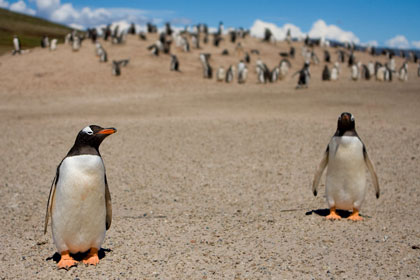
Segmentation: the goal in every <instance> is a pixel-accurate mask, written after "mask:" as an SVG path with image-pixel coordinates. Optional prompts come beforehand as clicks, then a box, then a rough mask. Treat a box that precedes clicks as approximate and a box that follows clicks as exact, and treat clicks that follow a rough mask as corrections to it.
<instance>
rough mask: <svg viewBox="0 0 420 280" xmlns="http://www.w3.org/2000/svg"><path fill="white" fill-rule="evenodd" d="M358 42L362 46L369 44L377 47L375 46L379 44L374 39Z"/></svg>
mask: <svg viewBox="0 0 420 280" xmlns="http://www.w3.org/2000/svg"><path fill="white" fill-rule="evenodd" d="M360 44H361V45H362V46H369V47H377V46H379V43H378V41H376V40H371V41H368V42H366V43H360Z"/></svg>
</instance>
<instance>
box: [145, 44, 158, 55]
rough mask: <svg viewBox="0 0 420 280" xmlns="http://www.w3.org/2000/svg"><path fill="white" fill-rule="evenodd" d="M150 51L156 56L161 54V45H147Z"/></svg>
mask: <svg viewBox="0 0 420 280" xmlns="http://www.w3.org/2000/svg"><path fill="white" fill-rule="evenodd" d="M147 49H148V50H149V51H150V53H151V54H152V55H154V56H159V47H158V46H157V45H156V44H153V45H150V46H148V47H147Z"/></svg>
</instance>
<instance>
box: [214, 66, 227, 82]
mask: <svg viewBox="0 0 420 280" xmlns="http://www.w3.org/2000/svg"><path fill="white" fill-rule="evenodd" d="M225 78H226V73H225V69H224V68H223V66H220V67H219V68H218V69H217V73H216V79H217V81H218V82H223V81H224V80H225Z"/></svg>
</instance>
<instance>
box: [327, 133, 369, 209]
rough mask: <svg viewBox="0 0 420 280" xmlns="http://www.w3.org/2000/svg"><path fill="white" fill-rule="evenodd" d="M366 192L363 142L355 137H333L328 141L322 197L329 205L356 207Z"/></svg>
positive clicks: (346, 207)
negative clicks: (324, 187)
mask: <svg viewBox="0 0 420 280" xmlns="http://www.w3.org/2000/svg"><path fill="white" fill-rule="evenodd" d="M365 193H366V168H365V162H364V156H363V143H362V142H361V141H360V139H359V138H358V137H354V136H342V137H333V138H332V139H331V141H330V144H329V159H328V170H327V179H326V196H327V202H328V204H329V206H330V207H332V206H335V207H336V208H338V209H344V210H351V209H352V208H357V209H359V208H360V206H361V204H362V203H363V200H364V197H365Z"/></svg>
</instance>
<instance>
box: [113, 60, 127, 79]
mask: <svg viewBox="0 0 420 280" xmlns="http://www.w3.org/2000/svg"><path fill="white" fill-rule="evenodd" d="M129 61H130V60H128V59H123V60H118V61H116V60H113V61H112V75H114V76H119V75H121V67H124V66H126V65H127V64H128V62H129Z"/></svg>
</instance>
